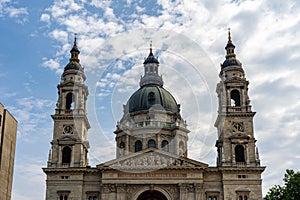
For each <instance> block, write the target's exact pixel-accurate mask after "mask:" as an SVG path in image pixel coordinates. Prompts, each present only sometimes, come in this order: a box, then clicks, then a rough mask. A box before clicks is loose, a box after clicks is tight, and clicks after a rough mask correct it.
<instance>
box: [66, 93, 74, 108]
mask: <svg viewBox="0 0 300 200" xmlns="http://www.w3.org/2000/svg"><path fill="white" fill-rule="evenodd" d="M74 102H75V98H74V95H73V93H72V92H70V93H68V94H67V96H66V109H67V110H72V109H74Z"/></svg>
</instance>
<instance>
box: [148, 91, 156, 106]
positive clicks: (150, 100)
mask: <svg viewBox="0 0 300 200" xmlns="http://www.w3.org/2000/svg"><path fill="white" fill-rule="evenodd" d="M148 101H149V103H150V104H154V103H155V94H154V92H149V94H148Z"/></svg>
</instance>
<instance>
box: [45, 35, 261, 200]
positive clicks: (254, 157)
mask: <svg viewBox="0 0 300 200" xmlns="http://www.w3.org/2000/svg"><path fill="white" fill-rule="evenodd" d="M225 49H226V56H225V58H226V59H225V61H224V62H223V64H221V69H220V74H219V77H220V82H219V83H218V84H217V90H216V92H217V97H218V99H219V109H218V117H217V119H216V122H215V127H216V128H217V133H218V135H217V140H216V150H217V152H218V154H217V155H218V156H217V165H216V166H209V165H208V164H206V163H203V162H201V161H198V160H193V159H190V158H188V157H187V155H188V154H187V151H188V149H187V145H188V134H189V132H190V131H193V130H188V128H187V125H186V122H185V120H184V119H183V117H182V116H181V113H180V110H181V109H184V108H180V106H179V104H177V102H176V100H175V98H174V97H173V95H172V94H171V93H170V92H169V91H167V90H166V89H165V88H164V87H163V85H164V82H163V79H162V77H161V76H160V75H159V61H158V59H157V58H156V57H155V56H154V54H153V51H152V47H151V46H150V52H149V55H148V57H147V58H146V59H145V60H144V62H143V67H144V75H143V76H142V77H141V79H140V81H139V86H140V88H139V89H138V90H137V91H136V92H134V93H133V94H132V95H131V97H130V98H129V100H128V102H127V103H126V105H125V106H124V108H123V109H124V110H123V111H124V114H123V117H122V118H121V119H120V122H119V123H118V124H117V126H116V127H117V128H116V130H115V131H114V134H115V141H116V153H117V154H116V158H115V159H113V160H110V161H108V162H105V163H101V164H99V165H97V166H95V167H91V166H89V164H88V149H89V142H88V129H89V128H90V124H89V121H88V118H87V114H86V101H87V97H88V94H89V92H88V88H87V86H86V85H85V80H86V77H85V74H84V69H83V67H82V66H81V64H80V62H79V58H78V55H79V53H80V52H79V50H78V47H77V44H76V38H75V41H74V45H73V48H72V49H71V58H70V62H69V63H68V64H67V66H66V67H65V68H64V72H63V74H62V77H61V82H60V83H59V85H58V94H59V96H58V101H57V104H56V105H57V106H56V109H55V114H54V115H52V119H53V121H54V131H53V139H52V141H51V146H52V147H51V151H50V152H49V159H48V165H47V167H46V168H43V170H44V172H45V173H46V175H47V180H46V184H47V186H46V199H47V200H53V199H58V200H75V199H76V200H77V199H78V200H79V199H80V200H100V199H101V200H187V199H188V200H225V199H226V200H230V199H231V200H249V199H252V200H254V199H255V200H256V199H262V188H261V185H262V179H261V173H262V172H263V171H264V169H265V167H263V166H261V165H260V159H259V154H258V150H257V147H256V144H255V143H256V139H255V135H254V127H253V117H254V115H255V112H253V111H252V108H251V104H250V97H249V95H248V85H249V81H248V80H247V79H246V77H245V72H244V69H243V67H242V64H241V62H240V61H239V60H238V59H237V58H236V55H235V52H234V50H235V46H234V44H233V43H232V40H231V36H230V32H229V35H228V43H227V45H226V47H225ZM137 84H138V83H137ZM120 109H121V108H120Z"/></svg>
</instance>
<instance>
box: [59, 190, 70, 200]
mask: <svg viewBox="0 0 300 200" xmlns="http://www.w3.org/2000/svg"><path fill="white" fill-rule="evenodd" d="M57 194H58V197H59V200H68V199H69V198H68V197H69V194H70V191H58V192H57Z"/></svg>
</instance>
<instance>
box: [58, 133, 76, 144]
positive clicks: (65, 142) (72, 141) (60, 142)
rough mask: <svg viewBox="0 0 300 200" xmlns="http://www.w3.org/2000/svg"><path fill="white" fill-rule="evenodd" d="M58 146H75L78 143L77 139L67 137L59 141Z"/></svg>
mask: <svg viewBox="0 0 300 200" xmlns="http://www.w3.org/2000/svg"><path fill="white" fill-rule="evenodd" d="M57 141H58V144H60V145H74V144H75V142H76V138H74V137H72V136H71V135H66V136H63V137H60V138H59V139H57Z"/></svg>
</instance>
